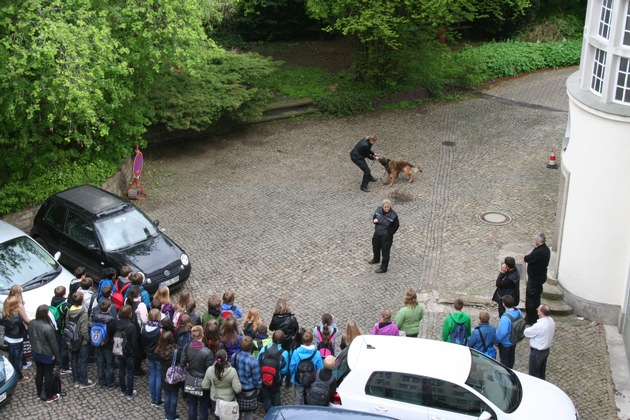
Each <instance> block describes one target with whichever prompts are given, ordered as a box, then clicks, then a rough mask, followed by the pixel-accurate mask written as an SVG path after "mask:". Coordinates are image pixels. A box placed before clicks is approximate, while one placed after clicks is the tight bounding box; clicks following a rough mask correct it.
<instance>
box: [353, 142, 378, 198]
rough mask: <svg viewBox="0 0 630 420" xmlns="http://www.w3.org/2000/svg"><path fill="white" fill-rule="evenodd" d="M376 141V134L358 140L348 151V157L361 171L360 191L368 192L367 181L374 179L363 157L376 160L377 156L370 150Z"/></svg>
mask: <svg viewBox="0 0 630 420" xmlns="http://www.w3.org/2000/svg"><path fill="white" fill-rule="evenodd" d="M375 143H376V134H370V135H369V136H367V137H365V138H363V139H361V140H359V142H358V143H357V145H356V146H354V149H352V151H351V152H350V159H352V161H353V162H354V164H355V165H357V166H358V167H359V168H361V170H362V171H363V181H361V191H365V192H369V190H368V182H374V181H376V178H374V177H373V176H372V174H371V173H370V167H369V166H368V164H367V163H365V158H368V159H370V160H374V159H376V160H378V156H377V155H375V154H374V152H372V146H374V144H375Z"/></svg>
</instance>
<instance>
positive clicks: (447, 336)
mask: <svg viewBox="0 0 630 420" xmlns="http://www.w3.org/2000/svg"><path fill="white" fill-rule="evenodd" d="M456 322H457V323H460V324H461V323H464V325H465V326H466V337H467V338H468V337H470V315H468V314H467V313H466V312H452V313H451V314H450V315H447V316H446V319H445V320H444V325H443V326H442V341H446V342H448V343H450V342H451V333H452V332H453V330H455V327H456V324H455V323H456Z"/></svg>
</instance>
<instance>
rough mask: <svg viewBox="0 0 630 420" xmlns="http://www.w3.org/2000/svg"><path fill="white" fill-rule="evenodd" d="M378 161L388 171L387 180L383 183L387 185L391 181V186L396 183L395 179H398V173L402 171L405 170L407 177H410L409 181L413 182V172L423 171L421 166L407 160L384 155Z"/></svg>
mask: <svg viewBox="0 0 630 420" xmlns="http://www.w3.org/2000/svg"><path fill="white" fill-rule="evenodd" d="M378 161H379V162H380V163H381V165H383V167H384V168H385V170H386V171H387V175H386V176H385V181H384V182H383V185H387V183H388V182H389V186H390V187H391V186H392V185H394V181H396V178H397V177H398V174H399V173H400V172H405V174H406V175H407V177H409V182H413V174H415V173H418V172H422V169H421V168H418V167H417V166H414V165H412V164H411V163H409V162H407V161H406V160H391V159H387V158H384V157H379V158H378ZM390 178H391V182H390Z"/></svg>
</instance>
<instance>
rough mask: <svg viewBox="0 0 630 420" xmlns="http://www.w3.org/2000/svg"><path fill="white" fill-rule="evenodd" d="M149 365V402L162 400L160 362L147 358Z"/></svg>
mask: <svg viewBox="0 0 630 420" xmlns="http://www.w3.org/2000/svg"><path fill="white" fill-rule="evenodd" d="M147 365H149V393H150V394H151V402H153V403H159V402H160V401H162V364H161V363H160V361H159V360H151V359H147Z"/></svg>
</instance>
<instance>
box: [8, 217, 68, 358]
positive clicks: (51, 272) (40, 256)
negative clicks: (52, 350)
mask: <svg viewBox="0 0 630 420" xmlns="http://www.w3.org/2000/svg"><path fill="white" fill-rule="evenodd" d="M57 258H59V255H57V256H56V258H54V257H53V256H51V255H50V254H49V253H48V251H46V250H45V249H44V248H42V246H41V245H40V244H38V243H37V242H35V241H34V240H33V239H32V238H31V237H30V236H28V235H27V234H26V233H24V232H22V231H21V230H20V229H18V228H16V227H14V226H12V225H10V224H8V223H6V222H4V221H2V220H0V314H1V310H2V306H3V304H4V300H5V299H6V298H7V296H8V294H9V289H10V288H11V286H13V285H15V284H19V285H20V286H22V297H23V298H24V307H25V309H26V313H27V315H28V316H29V318H30V319H34V318H35V312H36V311H37V307H38V306H39V305H43V304H46V305H50V300H51V299H52V297H53V296H54V295H55V288H56V287H57V286H65V287H66V291H67V289H68V287H69V286H70V281H71V280H72V279H73V278H74V276H73V275H72V274H70V272H69V271H68V270H66V269H65V268H63V267H62V266H61V265H60V264H59V263H58V262H57ZM1 344H2V343H0V345H1Z"/></svg>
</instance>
